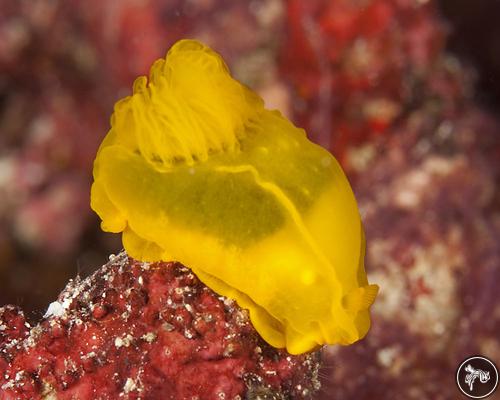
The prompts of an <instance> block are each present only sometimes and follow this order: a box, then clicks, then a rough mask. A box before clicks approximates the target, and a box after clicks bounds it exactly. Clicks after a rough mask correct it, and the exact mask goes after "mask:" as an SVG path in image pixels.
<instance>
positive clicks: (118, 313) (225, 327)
mask: <svg viewBox="0 0 500 400" xmlns="http://www.w3.org/2000/svg"><path fill="white" fill-rule="evenodd" d="M318 366H319V360H318V354H317V353H313V354H308V355H301V356H291V355H289V354H287V353H286V352H285V351H283V350H278V349H275V348H273V347H271V346H269V345H268V344H266V343H265V342H264V341H263V340H262V339H261V338H260V337H259V336H258V334H257V332H256V331H255V330H254V328H253V327H252V325H251V324H250V322H249V319H248V315H247V312H246V311H245V310H242V309H241V308H239V307H238V306H237V305H236V304H235V303H234V302H233V301H232V300H229V299H227V298H224V297H220V296H218V295H217V294H215V293H214V292H212V291H211V290H210V289H208V288H207V287H206V286H205V285H203V284H202V283H201V282H200V281H199V280H198V279H197V277H196V276H195V275H194V274H193V273H192V272H191V271H190V270H189V269H188V268H186V267H184V266H182V265H180V264H178V263H173V262H169V263H156V264H148V263H140V262H138V261H135V260H133V259H131V258H129V257H128V256H127V255H126V254H125V253H121V254H119V255H118V256H112V257H111V259H110V261H109V263H108V264H106V265H105V266H103V267H102V268H101V269H100V270H98V271H97V272H96V273H95V274H94V275H92V276H90V277H89V278H87V279H85V280H83V281H81V280H79V279H76V280H74V281H71V282H70V283H69V284H68V285H67V287H66V289H65V290H64V291H63V292H62V293H61V295H60V296H59V298H58V300H57V301H56V302H54V303H52V304H51V305H50V306H49V308H48V310H47V313H46V315H45V317H44V320H43V321H42V322H41V323H40V324H38V325H36V326H35V327H33V328H30V326H29V325H28V324H27V323H26V322H25V320H24V316H23V314H22V312H21V311H20V310H19V309H17V308H15V307H12V306H6V307H3V308H0V399H1V400H11V399H59V400H62V399H80V400H85V399H95V398H99V399H118V398H123V399H200V400H201V399H244V398H246V399H257V398H260V399H310V398H312V396H313V394H314V393H315V392H316V391H317V390H318V389H319V383H318V378H317V374H318Z"/></svg>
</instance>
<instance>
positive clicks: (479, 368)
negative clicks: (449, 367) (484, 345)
mask: <svg viewBox="0 0 500 400" xmlns="http://www.w3.org/2000/svg"><path fill="white" fill-rule="evenodd" d="M457 385H458V388H459V389H460V391H461V392H462V393H463V394H465V395H466V396H467V397H469V398H471V399H484V398H486V397H488V396H489V395H490V394H492V393H493V392H494V391H495V389H496V388H497V385H498V370H497V367H496V366H495V364H493V362H491V361H490V360H488V359H487V358H485V357H482V356H474V357H469V358H468V359H466V360H465V361H464V362H463V363H462V364H460V367H458V369H457Z"/></svg>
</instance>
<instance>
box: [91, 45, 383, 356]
mask: <svg viewBox="0 0 500 400" xmlns="http://www.w3.org/2000/svg"><path fill="white" fill-rule="evenodd" d="M91 205H92V208H93V209H94V210H95V211H96V212H97V213H98V214H99V216H100V217H101V219H102V224H101V226H102V228H103V229H104V230H106V231H110V232H122V233H123V244H124V247H125V249H126V250H127V251H128V253H129V254H130V255H131V256H132V257H135V258H138V259H140V260H144V261H159V260H176V261H180V262H182V263H183V264H185V265H186V266H189V267H190V268H192V269H193V271H194V272H195V273H196V274H197V275H198V276H199V278H200V279H201V280H202V281H203V282H204V283H205V284H206V285H207V286H209V287H210V288H212V289H213V290H214V291H216V292H217V293H219V294H222V295H225V296H228V297H230V298H233V299H235V300H236V301H237V302H238V303H239V304H240V306H242V307H244V308H247V309H249V311H250V318H251V320H252V322H253V324H254V326H255V327H256V329H257V331H258V332H259V333H260V334H261V335H262V337H263V338H264V339H265V340H266V341H268V342H269V343H270V344H272V345H273V346H275V347H286V348H287V350H288V351H289V352H291V353H294V354H298V353H303V352H306V351H309V350H312V349H314V348H316V347H318V346H320V345H323V344H325V343H329V344H333V343H341V344H349V343H353V342H354V341H356V340H359V339H360V338H362V337H363V336H364V335H365V334H366V332H367V331H368V329H369V326H370V319H369V314H368V308H369V306H370V305H371V303H372V302H373V300H374V298H375V296H376V293H377V288H376V286H375V285H368V281H367V279H366V273H365V270H364V263H363V258H364V246H365V243H364V236H363V227H362V224H361V220H360V217H359V213H358V209H357V205H356V201H355V199H354V195H353V193H352V190H351V188H350V186H349V183H348V181H347V179H346V177H345V175H344V173H343V172H342V169H341V168H340V166H339V164H338V163H337V161H336V160H335V159H334V158H333V156H332V155H331V154H330V153H328V152H327V151H326V150H324V149H322V148H321V147H319V146H317V145H315V144H313V143H311V142H310V141H309V140H308V139H307V137H306V135H305V133H304V131H303V130H301V129H298V128H296V127H295V126H294V125H293V124H292V123H290V122H289V121H288V120H286V119H285V118H284V117H283V116H282V115H281V114H280V113H279V112H277V111H269V110H266V109H265V108H264V105H263V101H262V100H261V99H260V97H259V96H258V95H256V94H255V93H254V92H252V91H251V90H250V89H248V88H247V87H245V86H244V85H242V84H240V83H239V82H237V81H236V80H234V79H233V78H232V77H231V75H230V74H229V70H228V68H227V66H226V64H225V63H224V61H223V60H222V58H221V57H220V56H219V55H218V54H217V53H215V52H214V51H212V50H211V49H209V48H208V47H206V46H204V45H202V44H201V43H199V42H197V41H193V40H182V41H180V42H178V43H177V44H175V45H174V46H173V47H172V49H171V50H170V51H169V52H168V54H167V56H166V58H165V59H161V60H158V61H157V62H155V63H154V65H153V66H152V68H151V72H150V76H149V79H148V78H146V77H140V78H138V79H137V80H136V81H135V83H134V88H133V94H132V96H129V97H127V98H125V99H123V100H121V101H119V102H118V103H117V104H116V106H115V111H114V114H113V116H112V119H111V129H110V131H109V133H108V135H107V136H106V138H105V139H104V141H103V143H102V144H101V147H100V149H99V151H98V154H97V157H96V160H95V164H94V184H93V186H92V193H91Z"/></svg>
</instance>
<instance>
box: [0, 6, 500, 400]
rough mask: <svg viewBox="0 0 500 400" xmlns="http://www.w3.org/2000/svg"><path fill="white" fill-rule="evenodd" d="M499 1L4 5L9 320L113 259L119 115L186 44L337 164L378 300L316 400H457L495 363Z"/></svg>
mask: <svg viewBox="0 0 500 400" xmlns="http://www.w3.org/2000/svg"><path fill="white" fill-rule="evenodd" d="M498 15H500V3H499V2H497V1H494V0H491V1H486V0H479V1H477V2H474V3H473V5H472V3H471V2H470V1H466V0H441V1H434V0H312V1H301V0H288V1H285V0H252V1H247V0H245V1H243V0H237V1H235V0H188V1H177V0H168V1H166V0H164V1H160V0H125V1H109V2H105V1H96V0H87V1H78V0H66V1H62V0H60V1H58V0H29V1H28V0H0V305H2V304H8V303H11V304H17V305H20V306H22V307H23V308H24V309H25V310H26V311H28V312H29V313H28V316H29V318H30V319H31V320H33V321H35V320H37V319H39V318H40V317H41V316H42V315H43V314H44V312H45V310H46V307H47V304H48V303H50V302H51V301H53V300H54V299H55V298H56V297H57V295H58V293H59V291H60V290H61V289H62V288H63V287H64V285H65V284H66V282H67V281H68V279H70V278H73V277H75V276H76V275H77V274H80V275H82V276H86V275H88V274H89V273H91V272H92V271H93V270H94V269H95V268H97V267H99V266H100V265H102V264H103V263H104V262H105V261H106V260H107V257H108V255H109V254H110V253H117V252H118V251H119V250H120V248H121V244H120V242H119V238H118V237H114V236H112V235H109V234H105V233H103V232H101V231H100V229H99V222H98V218H97V217H96V216H95V215H94V214H93V213H92V212H91V210H90V207H89V190H90V184H91V179H92V177H91V171H92V162H93V159H94V156H95V153H96V150H97V147H98V145H99V143H100V142H101V140H102V138H103V137H104V135H105V134H106V132H107V130H108V127H109V116H110V115H111V113H112V109H113V104H114V102H115V101H116V100H118V99H119V98H121V97H123V96H124V95H127V94H129V93H130V92H131V85H132V82H133V80H134V79H135V78H136V77H137V76H138V75H143V74H147V73H148V67H149V65H151V63H152V62H153V61H154V60H155V59H157V58H160V57H162V56H164V54H165V52H166V50H167V49H168V48H169V47H170V46H171V45H172V44H173V43H174V42H175V41H177V40H178V39H180V38H183V37H189V38H197V39H199V40H202V41H204V42H206V43H207V44H208V45H210V46H211V47H213V48H214V49H216V50H217V51H218V52H220V53H221V54H222V55H223V56H224V58H225V59H226V61H227V62H228V64H229V66H230V68H231V70H232V72H233V74H234V75H235V76H236V77H237V78H238V79H240V80H241V81H243V82H245V83H246V84H248V85H249V86H251V87H252V88H254V89H256V90H258V92H259V93H260V94H261V95H262V96H263V97H264V99H265V101H266V104H267V106H268V107H269V108H278V109H280V110H281V111H282V112H283V113H285V114H286V115H287V116H288V117H290V118H291V119H292V120H293V121H294V122H295V123H296V124H297V125H299V126H301V127H303V128H305V129H306V131H307V132H308V135H309V137H310V138H311V139H312V140H313V141H315V142H317V143H319V144H321V145H323V146H324V147H326V148H328V149H329V150H331V151H332V153H333V154H334V155H335V156H336V157H337V158H338V159H339V161H340V162H341V164H342V165H343V167H344V168H345V170H346V173H347V175H348V176H349V178H350V180H351V182H352V184H353V188H354V191H355V193H356V196H357V199H358V202H359V206H360V210H361V213H362V217H363V220H364V224H365V229H366V234H367V244H368V246H367V257H366V266H367V270H368V273H369V275H370V281H372V282H375V283H378V284H379V285H380V286H381V288H382V289H381V293H380V296H379V298H378V300H377V302H376V303H375V306H374V308H373V310H374V323H373V329H372V331H371V333H370V334H369V335H368V337H367V339H365V340H363V341H362V342H360V343H358V344H356V345H353V346H350V347H347V348H341V347H334V348H328V349H325V350H324V358H325V360H326V362H325V367H324V368H323V370H322V371H321V375H322V377H323V389H322V393H323V394H322V396H323V397H322V398H323V399H336V398H338V399H358V400H359V399H392V398H405V399H422V398H432V399H453V398H457V393H458V392H457V389H456V387H455V383H454V371H455V369H456V367H457V366H458V364H459V362H460V361H462V360H463V359H464V358H465V357H466V356H468V355H472V354H476V353H480V354H483V355H485V356H487V357H489V358H491V359H493V360H497V361H498V360H500V341H499V338H498V332H499V331H500V301H499V296H498V289H497V285H498V282H499V277H500V191H499V182H500V121H499V118H498V115H500V114H499V112H498V110H499V105H500V49H499V47H498V43H499V41H500V25H499V24H498V22H497V19H498Z"/></svg>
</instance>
